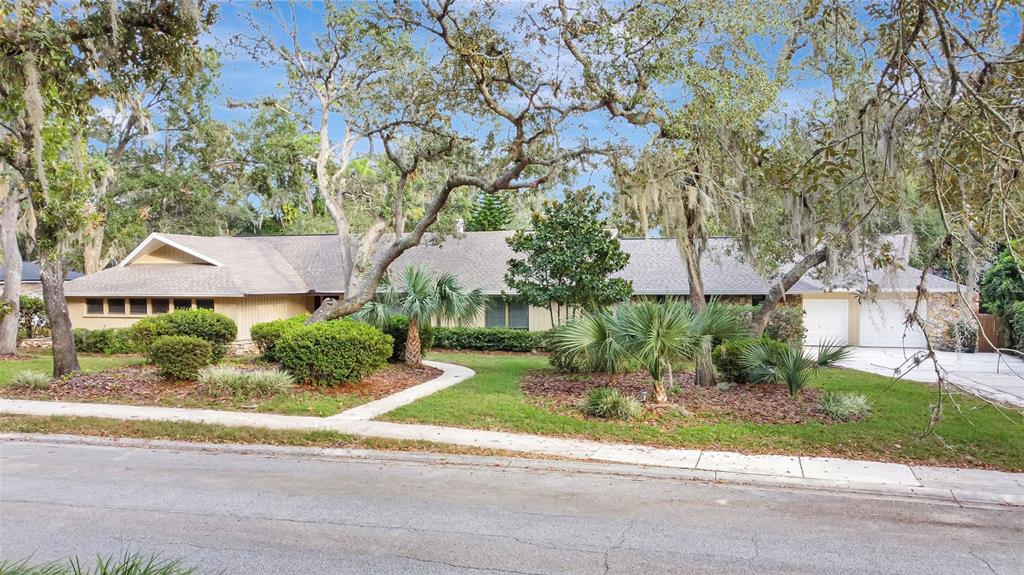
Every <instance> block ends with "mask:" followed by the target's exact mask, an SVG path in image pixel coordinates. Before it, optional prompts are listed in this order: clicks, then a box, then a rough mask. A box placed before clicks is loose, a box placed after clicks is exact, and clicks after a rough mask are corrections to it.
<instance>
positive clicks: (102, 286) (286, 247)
mask: <svg viewBox="0 0 1024 575" xmlns="http://www.w3.org/2000/svg"><path fill="white" fill-rule="evenodd" d="M512 233H513V232H509V231H501V232H467V233H466V234H464V235H463V236H461V237H455V236H450V237H443V238H442V237H435V236H431V235H429V234H428V235H427V236H426V237H424V239H423V242H422V243H421V245H419V246H416V247H414V248H412V249H410V250H408V251H406V252H405V253H404V254H402V255H401V256H400V257H399V258H398V259H397V260H396V261H395V262H394V263H393V264H392V265H391V270H392V273H393V274H395V273H398V272H399V271H400V270H402V269H403V268H405V267H406V266H408V265H410V264H415V265H423V266H426V267H428V268H430V269H431V270H433V271H434V272H435V273H440V272H451V273H454V274H456V275H457V276H458V277H459V279H460V282H461V283H462V285H464V286H465V287H467V288H470V289H475V288H479V289H481V290H482V291H484V292H485V293H488V294H498V293H501V292H502V291H507V290H508V288H507V287H506V286H505V272H506V262H507V261H508V260H509V259H512V258H514V257H521V256H518V255H517V254H516V253H515V252H513V251H512V249H511V248H510V247H509V246H508V244H507V243H506V241H505V240H506V239H507V238H508V237H509V236H510V235H511V234H512ZM155 237H156V238H157V239H158V240H159V239H161V238H164V239H166V240H167V241H169V242H172V243H174V244H178V245H180V246H182V247H184V248H186V249H188V250H191V251H193V252H196V253H198V254H201V255H203V256H204V257H205V258H207V259H208V260H212V261H214V262H216V263H219V264H222V265H219V266H218V265H211V264H160V265H154V264H130V265H125V266H119V267H115V268H111V269H107V270H104V271H101V272H98V273H95V274H91V275H89V276H84V277H82V278H79V279H76V280H75V281H73V282H70V283H68V285H67V287H66V288H65V291H66V293H67V295H72V296H82V295H125V296H128V295H223V296H228V295H237V296H240V295H250V294H287V293H325V294H334V293H340V292H341V291H342V287H341V284H342V278H343V276H344V274H343V270H342V269H341V267H340V265H339V263H338V262H339V261H340V253H341V244H340V242H339V241H338V238H337V237H336V236H333V235H318V236H257V237H227V236H221V237H204V236H189V235H180V234H158V235H155ZM621 244H622V248H623V250H624V251H625V252H626V253H628V254H629V255H630V259H629V263H628V264H627V265H626V268H625V269H623V270H622V271H621V272H619V273H617V274H615V275H616V276H617V277H621V278H624V279H627V280H630V281H632V283H633V291H634V292H635V293H637V294H644V295H685V294H688V293H689V291H690V289H689V282H688V281H687V276H686V268H685V266H684V264H683V260H682V257H681V255H680V253H679V250H678V248H677V245H676V243H675V241H674V240H671V239H638V238H621ZM701 266H702V272H703V277H704V284H705V291H706V293H707V294H708V295H759V294H765V293H767V290H768V281H767V280H766V279H765V278H764V277H762V276H761V275H760V274H758V273H757V271H756V270H755V269H754V267H753V266H752V265H751V264H750V263H749V262H747V261H746V258H745V257H744V256H743V254H742V251H741V250H740V249H739V248H738V246H737V245H736V242H735V241H734V240H732V239H731V238H711V239H709V240H708V245H707V250H706V252H705V255H704V258H703V259H702V264H701ZM871 273H872V274H877V275H878V276H879V277H880V278H882V276H884V277H886V278H893V279H894V280H895V284H894V285H895V286H898V288H897V289H900V290H902V291H907V290H912V289H914V288H915V286H916V285H917V279H918V277H919V276H918V274H919V273H920V272H918V271H917V270H913V269H912V268H910V269H906V270H903V271H901V272H899V273H897V274H895V275H891V274H889V275H887V274H886V272H883V271H880V270H875V271H873V272H871ZM869 277H871V275H870V274H869ZM928 281H929V287H932V285H933V282H934V286H935V287H934V289H936V290H940V291H941V290H942V289H946V288H948V287H949V286H952V289H954V290H955V288H956V284H953V283H952V282H948V281H947V280H943V279H942V278H938V277H935V276H929V280H928ZM877 283H879V284H880V285H883V286H884V285H886V284H884V283H883V282H882V281H878V282H877ZM823 289H825V286H824V285H823V284H822V283H821V282H819V281H816V280H813V279H812V278H804V279H802V280H800V281H799V282H797V284H796V285H795V286H793V288H792V289H791V290H790V292H789V293H793V294H799V293H815V292H820V291H823ZM850 289H855V288H850ZM883 289H884V287H883Z"/></svg>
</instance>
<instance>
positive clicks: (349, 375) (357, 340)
mask: <svg viewBox="0 0 1024 575" xmlns="http://www.w3.org/2000/svg"><path fill="white" fill-rule="evenodd" d="M393 345H394V340H393V339H391V336H390V335H387V334H385V333H384V332H382V331H380V330H379V329H377V328H375V327H373V326H370V325H367V324H365V323H360V322H357V321H353V320H350V319H341V320H335V321H323V322H319V323H315V324H313V325H307V326H303V327H300V328H297V329H293V330H288V331H286V332H285V333H284V335H282V336H281V339H279V340H278V342H277V346H276V348H275V352H274V353H275V355H276V356H277V358H278V361H280V362H281V365H282V366H283V367H284V368H285V369H287V370H288V371H289V372H291V374H292V375H294V376H295V377H296V379H298V380H300V381H304V382H309V383H315V384H318V385H335V384H339V383H346V382H351V381H358V380H360V379H361V378H363V377H365V376H367V375H369V374H371V373H373V372H374V371H376V370H378V369H380V368H382V367H384V365H385V364H386V363H387V361H388V358H389V357H391V354H392V353H393V351H394V349H393Z"/></svg>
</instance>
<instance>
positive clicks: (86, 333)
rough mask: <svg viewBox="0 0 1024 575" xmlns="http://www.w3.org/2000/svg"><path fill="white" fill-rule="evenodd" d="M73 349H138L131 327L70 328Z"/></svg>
mask: <svg viewBox="0 0 1024 575" xmlns="http://www.w3.org/2000/svg"><path fill="white" fill-rule="evenodd" d="M72 335H74V338H75V349H76V350H78V351H81V352H84V353H105V354H107V355H111V354H116V353H139V352H140V351H144V350H142V349H140V348H139V347H138V346H137V345H136V342H135V339H134V337H133V335H132V330H131V328H108V329H92V330H90V329H81V328H76V329H74V330H72Z"/></svg>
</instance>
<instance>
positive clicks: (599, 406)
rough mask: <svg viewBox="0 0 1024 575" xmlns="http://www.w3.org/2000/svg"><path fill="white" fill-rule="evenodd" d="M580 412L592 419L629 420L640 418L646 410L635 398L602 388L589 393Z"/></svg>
mask: <svg viewBox="0 0 1024 575" xmlns="http://www.w3.org/2000/svg"><path fill="white" fill-rule="evenodd" d="M580 410H581V411H582V412H583V414H584V415H589V416H591V417H601V418H604V419H626V420H629V419H636V418H637V417H640V414H641V413H643V410H644V408H643V406H642V405H640V402H639V401H637V399H636V398H635V397H631V396H628V395H622V393H620V392H619V390H617V389H613V388H609V387H600V388H598V389H592V390H590V391H589V392H588V393H587V396H586V397H585V398H584V399H583V404H582V405H581V406H580Z"/></svg>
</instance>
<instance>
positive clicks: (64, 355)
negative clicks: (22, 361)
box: [39, 255, 81, 377]
mask: <svg viewBox="0 0 1024 575" xmlns="http://www.w3.org/2000/svg"><path fill="white" fill-rule="evenodd" d="M39 264H40V265H39V267H40V279H41V280H42V284H43V301H44V302H45V303H46V317H47V319H48V320H49V323H50V332H51V336H50V337H51V338H52V340H53V377H63V376H65V375H68V374H71V373H77V372H78V371H81V368H79V366H78V354H77V353H76V351H75V338H74V336H73V335H72V333H71V317H70V316H69V315H68V304H67V301H66V300H65V299H64V264H63V263H62V262H61V260H60V256H59V255H58V256H54V255H49V256H47V257H46V258H40V262H39Z"/></svg>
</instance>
